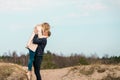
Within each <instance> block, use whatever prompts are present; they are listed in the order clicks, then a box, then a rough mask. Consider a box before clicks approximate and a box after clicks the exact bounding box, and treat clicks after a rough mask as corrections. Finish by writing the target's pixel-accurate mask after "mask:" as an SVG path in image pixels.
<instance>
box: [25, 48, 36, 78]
mask: <svg viewBox="0 0 120 80" xmlns="http://www.w3.org/2000/svg"><path fill="white" fill-rule="evenodd" d="M34 56H35V52H33V51H31V50H30V49H29V61H28V72H27V76H28V79H29V80H32V65H33V61H34Z"/></svg>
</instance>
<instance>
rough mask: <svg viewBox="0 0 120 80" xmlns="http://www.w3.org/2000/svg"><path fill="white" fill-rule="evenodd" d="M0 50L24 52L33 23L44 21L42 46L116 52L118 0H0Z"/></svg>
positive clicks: (67, 50) (118, 50) (65, 51)
mask: <svg viewBox="0 0 120 80" xmlns="http://www.w3.org/2000/svg"><path fill="white" fill-rule="evenodd" d="M0 22H1V23H0V28H1V29H0V37H1V41H0V54H4V52H8V51H10V52H12V51H14V50H15V51H17V52H18V53H27V52H28V51H27V49H25V45H26V43H27V41H28V39H29V36H30V35H31V32H32V30H33V28H34V26H35V25H36V24H39V23H42V22H48V23H50V25H51V32H52V36H51V37H50V38H49V39H48V44H47V46H46V49H45V51H46V50H50V51H51V52H54V53H56V54H61V53H62V54H63V55H70V54H71V53H78V54H80V53H83V54H85V55H86V56H89V55H91V54H95V53H96V54H97V55H98V56H103V55H104V54H108V55H110V56H112V55H120V0H0Z"/></svg>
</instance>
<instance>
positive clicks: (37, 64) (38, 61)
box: [33, 55, 43, 80]
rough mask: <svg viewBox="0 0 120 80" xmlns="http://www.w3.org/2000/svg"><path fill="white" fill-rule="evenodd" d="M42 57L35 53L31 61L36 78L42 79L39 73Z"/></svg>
mask: <svg viewBox="0 0 120 80" xmlns="http://www.w3.org/2000/svg"><path fill="white" fill-rule="evenodd" d="M42 58H43V56H37V55H35V58H34V59H35V60H34V62H33V66H34V72H35V75H36V78H37V80H42V79H41V75H40V66H41V62H42Z"/></svg>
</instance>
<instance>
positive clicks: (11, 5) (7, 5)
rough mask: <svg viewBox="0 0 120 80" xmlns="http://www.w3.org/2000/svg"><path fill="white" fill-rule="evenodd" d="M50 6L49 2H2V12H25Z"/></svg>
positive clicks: (24, 0)
mask: <svg viewBox="0 0 120 80" xmlns="http://www.w3.org/2000/svg"><path fill="white" fill-rule="evenodd" d="M49 6H50V1H49V0H0V10H13V11H15V10H16V11H24V10H32V9H34V8H43V7H49Z"/></svg>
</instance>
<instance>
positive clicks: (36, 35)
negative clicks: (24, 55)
mask: <svg viewBox="0 0 120 80" xmlns="http://www.w3.org/2000/svg"><path fill="white" fill-rule="evenodd" d="M42 41H43V39H42V38H38V34H35V36H34V38H33V43H34V44H41V43H42Z"/></svg>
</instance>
